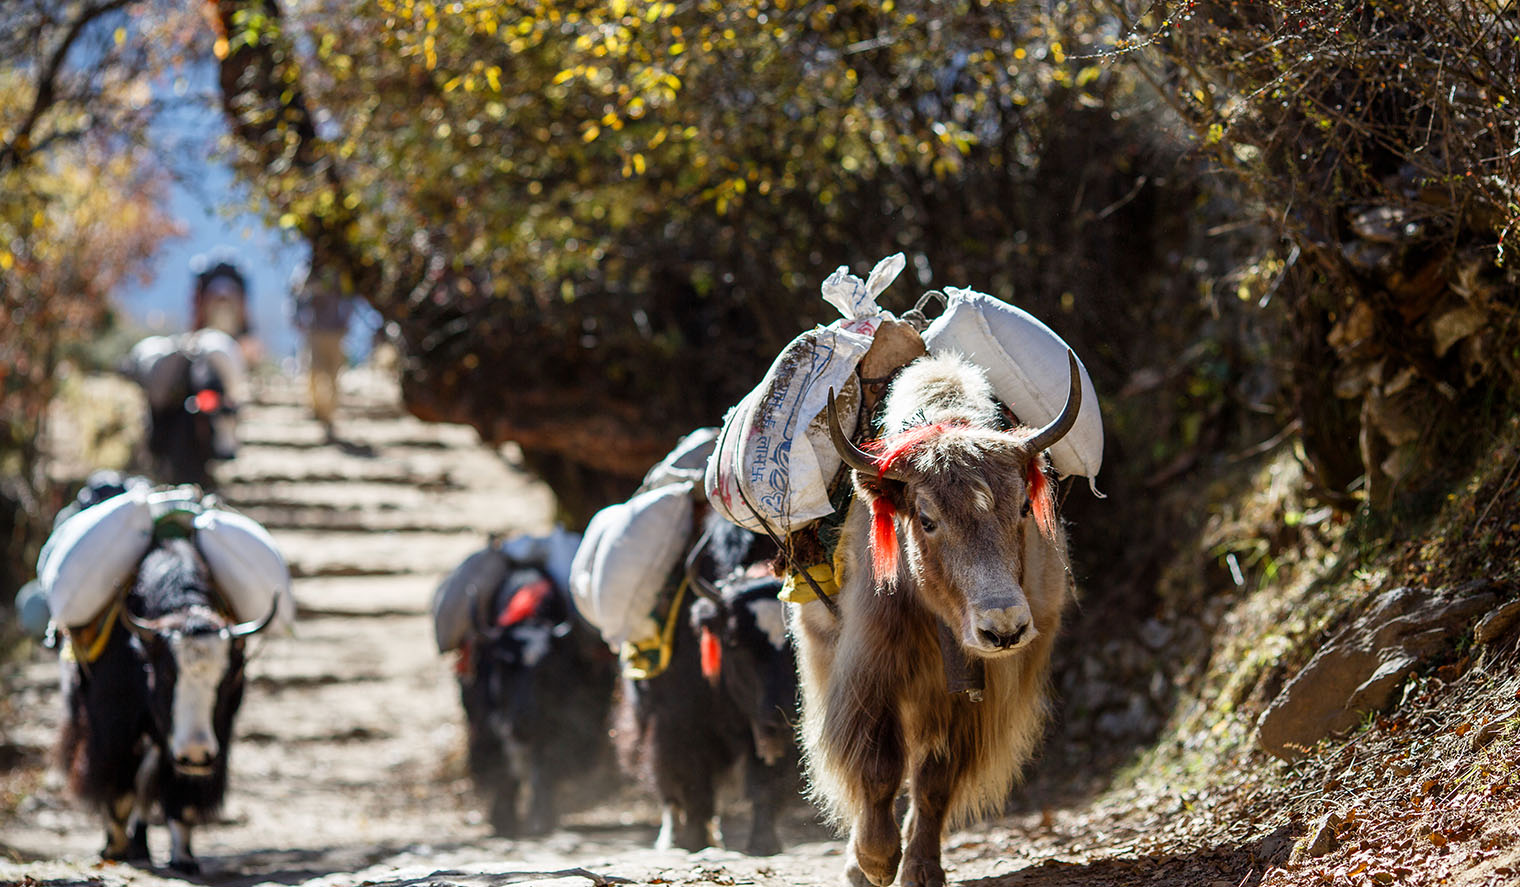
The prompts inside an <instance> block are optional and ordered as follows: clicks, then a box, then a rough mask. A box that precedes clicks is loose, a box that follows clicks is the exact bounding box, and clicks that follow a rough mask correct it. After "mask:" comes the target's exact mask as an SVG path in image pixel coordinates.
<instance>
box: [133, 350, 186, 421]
mask: <svg viewBox="0 0 1520 887" xmlns="http://www.w3.org/2000/svg"><path fill="white" fill-rule="evenodd" d="M189 362H190V359H189V358H188V357H187V356H185V355H184V354H181V353H180V350H179V343H178V342H176V341H174V339H173V338H172V337H170V336H149V337H147V338H146V339H143V340H142V341H140V342H138V343H137V344H136V345H133V346H132V351H131V353H130V354H129V355H128V356H127V371H128V373H129V374H130V375H131V376H132V379H133V380H134V381H136V382H137V384H139V385H141V386H142V388H143V393H144V394H145V395H146V396H147V398H148V403H149V405H151V406H152V407H153V408H154V409H158V410H162V409H167V408H169V407H171V406H174V401H175V400H176V399H179V398H183V397H184V396H185V392H184V374H185V372H186V370H187V369H188V368H189Z"/></svg>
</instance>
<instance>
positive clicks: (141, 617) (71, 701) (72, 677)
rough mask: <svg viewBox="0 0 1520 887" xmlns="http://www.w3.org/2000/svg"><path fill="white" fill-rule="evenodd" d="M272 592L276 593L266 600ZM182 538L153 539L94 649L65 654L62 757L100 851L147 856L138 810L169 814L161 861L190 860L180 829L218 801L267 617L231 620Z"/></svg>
mask: <svg viewBox="0 0 1520 887" xmlns="http://www.w3.org/2000/svg"><path fill="white" fill-rule="evenodd" d="M277 602H278V599H276V603H277ZM218 604H219V597H218V595H217V593H216V592H215V591H214V589H213V587H212V584H211V579H210V573H209V570H208V568H207V566H206V563H205V562H204V561H203V560H202V559H201V556H200V554H199V553H198V552H197V551H196V549H195V546H194V545H193V544H192V543H191V541H190V540H189V539H186V538H169V539H163V540H160V541H157V542H155V544H154V546H153V547H152V548H150V549H149V550H148V552H147V554H146V555H144V557H143V559H142V562H141V564H140V566H139V567H138V571H137V575H136V577H135V580H134V581H133V584H132V586H131V588H130V589H129V590H128V592H127V594H126V597H125V599H124V600H123V601H122V604H121V610H120V615H119V624H112V623H108V624H107V626H106V628H105V629H104V630H106V631H109V632H110V634H109V636H108V638H107V640H106V642H105V645H104V648H103V649H102V650H101V652H100V655H99V656H98V658H95V659H94V660H93V661H91V662H89V663H88V664H86V663H83V662H80V661H77V659H76V660H74V661H66V662H65V668H64V672H63V691H64V703H65V718H64V722H63V727H62V731H61V734H60V737H59V754H60V759H61V763H62V765H63V767H64V769H65V772H66V773H67V774H68V778H69V786H70V788H71V789H72V790H73V792H74V794H76V795H77V796H78V797H80V798H82V799H84V800H86V801H89V802H92V803H94V804H96V805H98V806H99V808H100V810H101V812H102V813H103V815H104V817H105V823H106V846H105V849H104V850H103V851H102V852H101V856H102V858H104V859H108V860H126V861H141V862H147V861H148V859H149V857H148V834H147V827H148V819H149V816H150V814H151V811H152V808H153V806H154V805H155V804H157V805H158V806H159V807H160V808H161V810H162V811H163V815H164V818H165V820H166V821H167V822H168V825H169V833H170V838H171V849H170V858H169V866H170V867H171V868H173V869H175V870H177V871H181V872H186V873H193V872H197V871H199V869H200V864H199V863H198V862H197V861H196V858H195V855H194V853H193V852H192V850H191V842H190V838H191V830H192V829H193V827H194V826H196V825H198V824H201V823H204V822H206V821H208V820H209V819H210V817H211V816H212V815H213V814H214V813H215V812H216V810H217V809H218V808H219V807H220V806H221V803H222V800H223V797H224V795H225V793H226V787H227V762H228V754H229V751H230V741H231V739H232V725H233V720H234V718H235V717H236V716H237V711H238V707H239V706H240V705H241V704H242V699H243V684H244V676H243V669H244V664H245V656H244V646H245V644H246V642H247V638H248V637H250V636H251V635H254V634H257V633H258V632H260V631H262V630H263V629H264V628H266V627H268V625H269V623H270V622H271V621H272V620H273V619H274V616H275V612H276V608H275V607H271V608H270V610H269V614H268V615H267V616H265V617H264V618H263V619H262V620H258V621H254V622H247V623H234V622H232V621H231V620H229V619H228V618H227V617H226V616H225V615H224V613H223V611H222V609H221V607H220V606H219V605H218Z"/></svg>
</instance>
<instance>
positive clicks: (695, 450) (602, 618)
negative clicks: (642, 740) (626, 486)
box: [570, 428, 718, 679]
mask: <svg viewBox="0 0 1520 887" xmlns="http://www.w3.org/2000/svg"><path fill="white" fill-rule="evenodd" d="M717 439H718V429H716V428H698V429H697V430H695V431H693V432H691V433H690V434H687V435H686V436H685V437H683V438H681V440H680V442H678V443H677V444H676V446H675V448H674V449H672V450H671V451H670V453H669V455H667V456H666V457H665V458H664V459H661V460H660V461H659V462H658V463H656V464H655V465H654V467H652V468H650V469H649V471H648V472H646V473H645V475H644V480H643V483H641V484H640V485H639V488H638V490H637V491H635V493H634V495H633V496H632V498H630V499H629V500H628V501H626V502H620V503H618V504H616V505H610V506H608V507H607V508H604V509H602V510H601V511H599V512H597V513H596V515H595V516H593V517H592V519H591V523H590V524H589V525H588V526H587V527H586V539H585V542H584V543H583V544H582V545H581V549H580V551H579V552H577V554H576V558H575V563H574V564H573V565H572V568H571V577H570V591H571V595H572V597H573V598H574V599H575V605H576V608H577V609H578V610H579V611H580V614H581V616H583V617H584V618H585V619H586V621H587V622H589V623H591V624H592V625H593V626H594V627H595V628H596V629H597V631H599V632H600V633H601V635H602V639H603V640H604V641H606V642H607V645H608V646H609V647H611V648H612V649H613V650H616V651H618V653H619V655H620V657H621V658H622V661H623V673H624V675H626V676H628V677H630V678H635V679H645V678H649V677H652V676H654V675H655V674H658V673H659V672H661V671H663V670H664V668H665V666H666V664H667V663H668V662H669V660H670V650H671V646H670V645H671V642H672V638H673V637H674V630H675V619H676V616H677V613H678V610H679V603H680V600H679V595H680V594H681V593H682V583H681V580H680V578H679V577H680V576H681V575H682V572H683V565H684V556H685V555H686V553H687V552H688V551H689V550H690V548H691V544H692V541H693V539H694V538H695V536H696V526H697V522H698V520H699V516H700V515H699V512H700V511H701V509H702V507H703V506H702V504H701V503H702V499H703V490H702V476H703V473H704V471H705V470H706V466H707V463H708V459H709V458H710V457H711V456H712V454H713V452H714V450H715V447H716V445H717Z"/></svg>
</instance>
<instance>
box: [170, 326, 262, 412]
mask: <svg viewBox="0 0 1520 887" xmlns="http://www.w3.org/2000/svg"><path fill="white" fill-rule="evenodd" d="M185 350H186V351H188V352H189V353H190V355H191V356H192V357H194V358H197V359H201V360H205V361H206V362H207V363H209V364H210V365H211V366H212V368H214V369H215V370H216V374H217V377H218V378H220V379H221V381H222V393H223V394H224V395H226V396H227V400H229V401H231V402H232V404H233V405H239V404H244V403H247V402H248V367H247V365H246V364H245V363H244V362H243V349H242V347H241V346H239V345H238V343H237V340H236V339H234V338H232V337H231V336H229V335H227V334H226V333H224V332H222V331H221V330H218V329H211V328H209V327H208V328H206V329H199V330H196V331H195V332H193V333H190V334H189V335H188V336H186V337H185Z"/></svg>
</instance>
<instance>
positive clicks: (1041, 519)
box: [1024, 456, 1056, 539]
mask: <svg viewBox="0 0 1520 887" xmlns="http://www.w3.org/2000/svg"><path fill="white" fill-rule="evenodd" d="M1024 486H1025V489H1026V490H1027V492H1028V494H1029V504H1030V507H1031V509H1032V510H1033V511H1034V522H1035V523H1036V524H1038V525H1039V527H1040V532H1041V533H1042V534H1043V535H1044V536H1045V538H1046V539H1054V538H1055V537H1056V503H1055V491H1054V490H1053V489H1052V486H1051V483H1050V478H1048V477H1046V476H1045V466H1044V465H1042V464H1041V459H1040V457H1039V456H1036V457H1035V458H1034V459H1032V460H1030V462H1029V467H1028V468H1027V469H1026V470H1025V472H1024Z"/></svg>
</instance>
